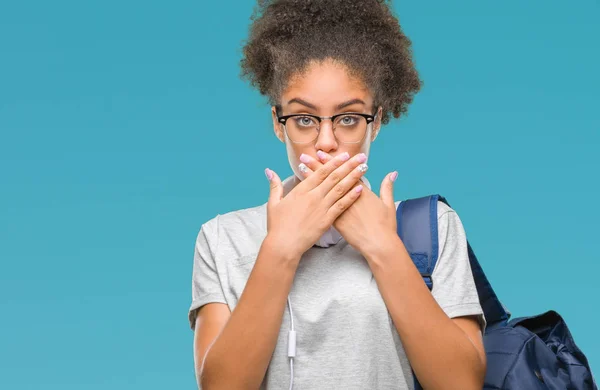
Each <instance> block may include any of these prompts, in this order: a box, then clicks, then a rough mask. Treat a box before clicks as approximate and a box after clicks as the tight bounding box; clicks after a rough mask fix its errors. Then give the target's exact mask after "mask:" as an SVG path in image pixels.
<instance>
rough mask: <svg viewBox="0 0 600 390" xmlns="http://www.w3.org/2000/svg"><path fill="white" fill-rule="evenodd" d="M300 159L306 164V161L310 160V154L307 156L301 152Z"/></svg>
mask: <svg viewBox="0 0 600 390" xmlns="http://www.w3.org/2000/svg"><path fill="white" fill-rule="evenodd" d="M300 161H302V162H303V163H305V164H308V162H309V161H310V156H308V155H306V154H304V153H302V154H301V155H300Z"/></svg>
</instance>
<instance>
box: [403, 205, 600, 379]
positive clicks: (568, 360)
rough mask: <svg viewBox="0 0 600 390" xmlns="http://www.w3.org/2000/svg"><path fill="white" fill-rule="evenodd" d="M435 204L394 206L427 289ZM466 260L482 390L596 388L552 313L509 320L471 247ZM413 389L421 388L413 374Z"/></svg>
mask: <svg viewBox="0 0 600 390" xmlns="http://www.w3.org/2000/svg"><path fill="white" fill-rule="evenodd" d="M438 200H440V201H442V202H444V203H445V204H447V205H448V207H450V204H449V203H448V202H447V201H446V199H445V198H444V197H442V196H441V195H430V196H425V197H422V198H417V199H408V200H405V201H402V202H400V204H399V205H398V209H397V211H396V218H397V222H398V235H399V236H400V238H401V239H402V242H403V243H404V246H405V247H406V250H407V251H408V253H409V254H410V256H411V258H412V260H413V262H414V264H415V266H416V267H417V269H418V270H419V272H420V273H421V276H422V277H423V280H424V282H425V283H426V284H427V287H428V288H429V290H430V291H431V289H432V288H433V280H432V278H431V275H432V273H433V269H434V267H435V264H436V261H437V259H438V226H437V222H438V220H437V206H438V203H437V202H438ZM467 249H468V253H469V262H470V265H471V271H472V273H473V278H474V279H475V285H476V287H477V293H478V294H479V301H480V303H481V307H482V308H483V312H484V315H485V318H486V321H487V326H486V329H485V334H484V335H483V341H484V346H485V351H486V356H487V372H486V376H485V381H484V385H483V389H484V390H487V389H489V390H492V389H504V390H537V389H539V390H548V389H551V390H559V389H561V390H564V389H569V390H597V389H598V388H597V386H596V383H595V381H594V378H593V376H592V372H591V369H590V366H589V364H588V360H587V358H586V357H585V355H584V354H583V353H582V352H581V350H580V349H579V348H578V347H577V345H575V342H574V341H573V337H572V336H571V333H570V332H569V328H568V327H567V324H566V323H565V321H564V320H563V319H562V317H561V316H560V315H559V314H558V313H557V312H555V311H553V310H550V311H548V312H546V313H543V314H539V315H536V316H531V317H520V318H515V319H512V320H510V316H511V313H510V312H509V311H508V310H507V309H506V307H505V306H504V305H503V304H502V303H501V302H500V300H499V299H498V297H497V296H496V294H495V293H494V289H493V288H492V286H491V285H490V283H489V282H488V280H487V278H486V276H485V274H484V272H483V269H482V268H481V266H480V264H479V262H478V260H477V257H475V253H474V252H473V250H472V249H471V245H470V244H469V242H468V241H467ZM413 376H414V377H415V389H417V390H422V387H421V385H420V384H419V382H418V380H417V378H416V376H415V375H414V371H413Z"/></svg>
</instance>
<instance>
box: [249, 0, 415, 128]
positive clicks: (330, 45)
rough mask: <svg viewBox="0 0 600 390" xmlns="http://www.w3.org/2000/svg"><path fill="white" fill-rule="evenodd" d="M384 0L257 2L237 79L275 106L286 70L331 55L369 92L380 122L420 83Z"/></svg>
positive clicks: (297, 70)
mask: <svg viewBox="0 0 600 390" xmlns="http://www.w3.org/2000/svg"><path fill="white" fill-rule="evenodd" d="M390 3H391V2H390V1H389V0H271V1H269V0H258V4H257V6H256V8H255V10H254V13H253V15H252V17H251V20H252V23H251V25H250V29H249V34H248V40H247V41H246V42H245V45H244V46H243V49H242V51H243V58H242V60H241V62H240V65H241V77H242V78H244V79H247V80H249V81H250V84H251V85H252V86H253V87H256V88H258V90H259V91H260V93H261V94H262V95H266V96H267V97H268V98H269V102H270V104H271V105H275V106H277V105H278V104H277V103H278V101H279V99H280V96H281V93H282V91H283V90H284V89H285V87H286V85H287V82H288V81H289V78H290V76H294V75H297V74H301V73H302V72H303V71H304V70H306V67H307V65H308V64H309V62H310V61H312V60H316V61H320V60H324V59H327V58H331V59H334V60H336V61H339V62H341V63H343V64H344V65H346V67H347V69H348V70H349V72H350V73H351V74H352V75H354V76H358V77H359V78H360V79H361V80H362V81H363V82H364V83H365V84H366V85H367V86H368V87H369V89H370V90H371V92H372V93H373V96H374V103H375V107H378V106H382V108H383V115H382V118H381V120H382V123H388V122H389V119H390V113H392V115H393V116H394V117H395V118H398V117H400V115H401V114H405V113H406V111H407V108H408V105H409V104H410V103H411V102H412V100H413V96H414V94H415V93H416V92H418V91H419V89H420V88H421V85H422V82H421V80H420V79H419V75H418V73H417V70H416V69H415V66H414V64H413V60H412V50H411V42H410V40H409V39H408V38H407V37H406V36H405V35H404V33H403V32H402V30H401V28H400V24H399V22H398V19H397V17H396V16H395V15H394V14H393V12H392V10H391V4H390Z"/></svg>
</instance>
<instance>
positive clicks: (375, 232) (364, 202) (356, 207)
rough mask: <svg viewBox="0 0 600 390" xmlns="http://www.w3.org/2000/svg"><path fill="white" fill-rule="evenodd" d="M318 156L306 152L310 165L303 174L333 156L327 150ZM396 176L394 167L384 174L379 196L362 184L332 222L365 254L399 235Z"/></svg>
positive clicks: (307, 164)
mask: <svg viewBox="0 0 600 390" xmlns="http://www.w3.org/2000/svg"><path fill="white" fill-rule="evenodd" d="M319 154H321V153H319ZM321 156H322V158H321V161H318V160H316V159H314V158H312V157H310V156H307V157H308V159H305V160H307V162H306V163H304V165H306V166H307V167H308V168H309V169H307V170H305V171H306V172H305V173H303V174H304V176H305V177H308V176H309V175H310V174H311V173H312V172H313V171H315V170H316V169H318V168H319V167H320V166H321V165H323V164H324V163H325V162H327V161H328V160H330V159H331V158H333V157H332V156H330V155H328V154H327V153H324V154H321ZM397 176H398V173H397V172H395V171H394V172H391V173H389V174H387V175H386V176H385V178H384V179H383V181H382V182H381V188H380V191H379V193H380V197H378V196H377V195H376V194H375V193H374V192H373V191H371V190H370V189H369V188H368V187H367V186H363V193H362V194H361V196H360V198H359V199H357V200H356V201H355V202H354V203H353V204H352V205H351V206H350V207H349V208H348V209H347V210H346V211H344V212H343V213H342V215H340V216H339V217H338V218H337V219H336V220H335V222H334V223H333V226H334V227H335V228H336V229H337V231H338V232H340V234H341V235H342V237H344V239H345V240H346V241H347V242H348V243H349V244H350V245H352V247H354V248H355V249H356V250H358V251H359V252H360V253H362V254H363V256H365V257H367V255H369V254H371V253H374V252H373V251H375V250H378V249H380V248H381V247H382V246H384V245H385V244H386V243H387V241H388V240H397V239H399V237H398V234H397V231H396V206H395V204H394V180H396V177H397Z"/></svg>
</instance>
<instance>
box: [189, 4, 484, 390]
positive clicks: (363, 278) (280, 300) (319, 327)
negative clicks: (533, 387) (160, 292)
mask: <svg viewBox="0 0 600 390" xmlns="http://www.w3.org/2000/svg"><path fill="white" fill-rule="evenodd" d="M241 65H242V74H243V75H244V76H245V77H246V78H248V79H249V80H250V82H251V84H252V85H253V86H255V87H257V88H259V90H260V92H261V93H262V94H264V95H266V96H267V97H268V98H269V100H270V102H271V104H272V107H271V115H272V118H273V130H274V132H275V135H276V136H277V137H278V138H279V140H281V142H282V143H283V144H284V145H285V147H286V150H287V154H288V159H289V162H290V166H291V168H292V170H293V172H294V174H293V175H292V176H290V177H288V178H287V179H285V180H283V182H282V180H281V179H280V178H279V176H278V175H277V174H276V173H275V172H274V171H272V170H270V169H266V170H265V173H266V176H267V178H268V180H269V182H270V195H269V199H268V201H267V202H266V203H265V204H262V205H259V206H257V207H253V208H249V209H243V210H238V211H234V212H230V213H226V214H223V215H217V216H216V217H215V218H213V219H211V220H210V221H208V222H206V223H204V224H203V225H202V227H201V229H200V232H199V234H198V237H197V241H196V247H195V256H194V268H193V282H192V298H193V301H192V304H191V307H190V310H189V321H190V325H191V327H192V329H194V330H195V337H194V356H195V367H196V375H197V380H198V385H199V386H200V387H201V388H203V389H258V388H262V389H283V388H287V387H292V385H293V387H294V388H297V389H413V388H414V379H415V378H414V376H416V378H417V379H418V381H419V382H420V384H421V385H422V386H423V387H424V388H425V389H452V390H457V389H460V390H465V389H481V388H482V385H483V378H484V375H485V370H486V360H485V353H484V348H483V342H482V331H483V330H484V328H485V326H486V322H485V318H484V317H483V314H482V313H483V312H482V309H481V306H480V304H479V299H478V296H477V291H476V289H475V285H474V281H473V276H472V274H471V269H470V266H469V260H468V255H467V244H466V237H465V232H464V229H463V226H462V224H461V221H460V219H459V217H458V215H457V214H456V212H454V210H452V209H451V208H449V207H448V206H446V205H445V204H444V203H442V202H439V204H438V224H439V227H438V229H439V245H440V247H439V260H438V262H437V264H436V268H435V270H434V272H433V275H432V279H433V281H434V283H433V286H434V287H433V290H432V291H431V292H430V291H429V290H428V289H427V287H426V285H425V283H424V282H423V280H422V278H421V276H420V274H419V272H418V271H417V269H416V267H415V266H414V265H413V262H412V260H411V258H410V256H409V254H408V253H407V251H406V249H405V248H404V245H403V243H402V240H401V239H400V238H399V237H398V235H397V233H396V216H395V211H396V207H397V205H398V203H399V202H397V201H394V197H393V182H394V180H396V178H397V175H398V174H397V172H396V171H394V172H391V173H390V174H388V175H387V176H386V177H385V178H384V180H383V182H382V183H381V188H380V196H377V195H376V194H375V193H374V192H372V191H371V188H370V183H369V181H368V180H367V179H366V177H365V176H364V175H365V172H366V170H367V159H368V154H369V146H370V143H371V142H372V141H374V140H375V139H376V137H377V135H378V133H379V131H380V128H381V126H382V124H385V123H387V122H388V121H389V119H390V115H393V116H394V117H399V116H400V115H401V114H403V113H405V112H406V109H407V106H408V104H409V103H410V102H411V101H412V97H413V95H414V94H415V93H416V92H417V91H418V90H419V88H420V84H421V83H420V80H419V77H418V74H417V72H416V70H415V68H414V65H413V61H412V59H411V51H410V41H409V39H408V38H407V37H406V36H405V35H404V34H403V33H402V31H401V29H400V26H399V24H398V20H397V18H396V17H395V16H394V15H393V13H392V12H391V10H390V6H389V4H388V3H386V2H385V1H383V0H362V1H359V0H355V1H348V0H279V1H261V4H260V6H259V7H258V8H257V15H255V18H253V24H252V25H251V28H250V33H249V39H248V41H247V42H246V45H245V47H244V58H243V60H242V64H241ZM286 304H287V306H288V308H289V310H286Z"/></svg>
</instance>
